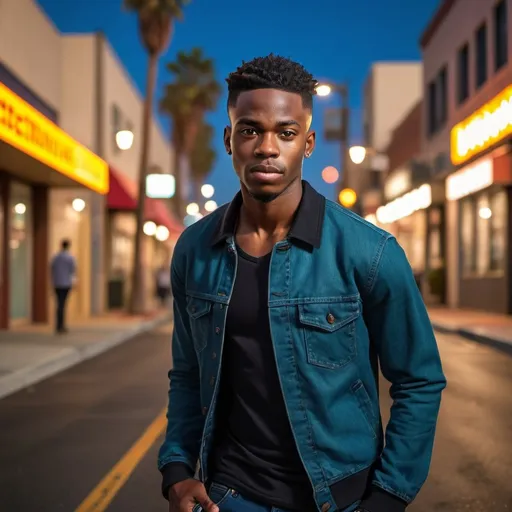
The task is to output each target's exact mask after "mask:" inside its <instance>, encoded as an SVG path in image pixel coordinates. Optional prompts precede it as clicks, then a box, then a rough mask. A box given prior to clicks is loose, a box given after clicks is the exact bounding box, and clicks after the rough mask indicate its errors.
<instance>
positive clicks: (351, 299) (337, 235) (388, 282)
mask: <svg viewBox="0 0 512 512" xmlns="http://www.w3.org/2000/svg"><path fill="white" fill-rule="evenodd" d="M227 81H228V84H229V85H228V89H229V94H228V114H229V121H230V125H229V126H228V127H227V128H226V129H225V135H224V143H225V147H226V151H227V153H228V154H229V155H232V159H233V166H234V168H235V171H236V173H237V175H238V178H239V179H240V188H241V190H240V192H239V193H238V194H237V195H236V197H235V198H234V199H233V201H232V202H231V203H230V204H229V205H226V206H225V207H222V208H219V209H217V210H216V211H215V212H214V213H212V214H210V215H208V216H206V217H204V218H203V219H201V220H200V221H199V222H196V223H195V224H193V225H192V226H191V227H190V228H188V229H187V230H186V231H185V232H184V233H183V235H182V236H181V237H180V239H179V240H178V243H177V245H176V247H175V250H174V255H173V261H172V266H171V282H172V290H173V295H174V332H173V340H172V355H173V368H172V370H171V372H170V374H169V376H170V379H171V382H172V385H171V386H170V392H169V409H168V416H167V417H168V418H169V422H168V426H167V431H166V436H165V440H164V442H163V444H162V446H161V448H160V454H159V464H158V465H159V468H160V470H161V472H162V475H163V486H162V490H163V494H164V496H165V497H166V498H168V499H169V502H170V504H169V510H170V511H173V512H190V511H192V510H193V511H194V512H197V511H199V510H201V509H204V510H206V511H207V512H219V509H220V512H228V511H229V512H270V511H271V510H275V509H281V510H288V511H297V512H302V511H304V512H312V511H321V512H327V511H331V512H334V511H342V510H343V511H354V510H359V511H361V510H367V511H371V512H398V511H403V510H404V509H405V508H406V506H407V505H408V504H409V503H410V502H411V501H412V500H413V499H414V498H415V496H416V494H417V493H418V491H419V489H420V488H421V486H422V485H423V482H424V481H425V479H426V477H427V474H428V470H429V464H430V459H431V452H432V445H433V441H434V433H435V429H436V423H437V415H438V411H439V406H440V399H441V393H442V390H443V389H444V387H445V385H446V381H445V377H444V374H443V371H442V366H441V361H440V358H439V353H438V348H437V343H436V340H435V337H434V333H433V330H432V326H431V323H430V320H429V317H428V314H427V311H426V308H425V305H424V304H423V301H422V299H421V295H420V293H419V290H418V287H417V286H416V283H415V280H414V276H413V273H412V270H411V268H410V266H409V263H408V261H407V258H406V256H405V254H404V251H403V250H402V248H401V247H400V246H399V245H398V243H397V241H396V239H395V238H394V237H393V236H392V235H391V234H389V233H387V232H385V231H383V230H380V229H379V228H377V227H376V226H374V225H372V224H370V223H369V222H366V221H365V220H363V219H362V218H360V217H358V216H357V215H355V214H354V213H353V212H351V211H349V210H347V209H345V208H342V207H341V206H340V205H338V204H336V203H334V202H332V201H329V200H327V199H326V198H325V197H324V196H322V195H320V194H319V193H318V192H317V191H315V190H314V189H313V188H312V187H311V185H309V183H308V182H306V181H303V180H302V165H303V159H304V158H309V157H310V156H311V154H312V152H313V150H314V148H315V132H314V131H313V130H311V122H312V106H313V95H314V94H315V92H316V86H317V85H318V83H317V82H316V80H314V79H313V77H312V76H311V74H310V73H308V72H307V71H306V70H305V69H304V68H303V67H302V66H301V65H299V64H297V63H295V62H292V61H290V60H288V59H285V58H282V57H278V56H274V55H269V56H267V57H264V58H257V59H254V60H252V61H250V62H246V63H244V64H243V65H242V66H240V67H239V68H238V69H237V70H236V71H235V72H234V73H232V74H231V75H230V76H229V78H228V80H227ZM379 363H380V368H381V370H382V373H383V374H384V376H385V377H386V379H387V380H388V381H390V382H391V397H392V400H393V406H392V407H391V417H390V421H389V423H388V425H387V429H386V437H385V440H386V442H385V443H384V433H383V426H382V421H381V415H380V409H379V386H378V383H379V375H378V367H379ZM197 463H198V466H199V474H198V479H196V478H194V475H195V470H196V464H197Z"/></svg>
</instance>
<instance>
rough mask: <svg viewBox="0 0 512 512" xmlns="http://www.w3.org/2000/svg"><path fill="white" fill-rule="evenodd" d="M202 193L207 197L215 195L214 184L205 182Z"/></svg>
mask: <svg viewBox="0 0 512 512" xmlns="http://www.w3.org/2000/svg"><path fill="white" fill-rule="evenodd" d="M201 194H202V195H203V197H205V198H206V199H210V198H211V197H213V194H215V189H214V188H213V185H209V184H208V183H205V184H204V185H203V186H202V187H201Z"/></svg>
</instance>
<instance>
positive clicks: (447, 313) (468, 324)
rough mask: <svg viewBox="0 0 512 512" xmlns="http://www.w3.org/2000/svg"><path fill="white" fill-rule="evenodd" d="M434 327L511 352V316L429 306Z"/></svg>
mask: <svg viewBox="0 0 512 512" xmlns="http://www.w3.org/2000/svg"><path fill="white" fill-rule="evenodd" d="M429 315H430V320H431V322H432V325H433V326H434V329H435V330H437V331H439V332H445V333H450V334H458V335H459V336H463V337H465V338H468V339H471V340H473V341H478V342H480V343H486V344H488V345H492V346H494V347H497V348H500V349H505V350H506V351H507V352H508V351H510V352H512V316H510V315H498V314H493V313H484V312H480V311H473V310H464V309H449V308H429Z"/></svg>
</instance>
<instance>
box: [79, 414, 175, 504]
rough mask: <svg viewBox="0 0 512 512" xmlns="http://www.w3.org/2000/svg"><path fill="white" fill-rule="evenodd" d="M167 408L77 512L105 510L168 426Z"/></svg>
mask: <svg viewBox="0 0 512 512" xmlns="http://www.w3.org/2000/svg"><path fill="white" fill-rule="evenodd" d="M166 412H167V409H164V410H163V411H162V412H161V413H160V414H159V415H158V416H157V417H156V419H155V420H154V421H153V423H151V425H149V427H148V428H147V429H146V431H145V432H144V434H142V436H141V437H140V438H139V439H138V440H137V441H136V442H135V444H134V445H133V446H132V447H131V448H130V449H129V450H128V451H127V452H126V453H125V455H124V456H123V458H122V459H121V460H120V461H119V462H118V463H117V464H116V465H115V466H114V467H113V468H112V469H111V470H110V471H109V473H108V474H107V475H106V476H105V478H103V480H102V481H101V482H100V483H99V484H98V485H97V486H96V487H95V488H94V489H93V490H92V491H91V493H90V494H89V496H87V498H86V499H85V500H84V501H83V502H82V503H81V505H80V506H79V507H78V508H77V509H76V510H75V512H103V511H104V510H106V509H107V507H108V506H109V505H110V503H111V502H112V500H113V499H114V496H115V495H116V494H117V493H118V492H119V490H120V489H121V487H123V485H124V484H125V482H126V480H128V478H129V476H130V475H131V474H132V473H133V471H134V470H135V468H136V467H137V464H138V463H139V462H140V461H141V460H142V458H143V457H144V455H146V453H147V452H148V451H149V449H150V448H151V446H152V445H153V444H154V442H155V441H156V440H157V439H158V437H159V436H160V435H161V434H162V432H163V431H164V430H165V428H166V426H167V419H166Z"/></svg>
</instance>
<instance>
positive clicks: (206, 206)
mask: <svg viewBox="0 0 512 512" xmlns="http://www.w3.org/2000/svg"><path fill="white" fill-rule="evenodd" d="M204 209H205V210H206V211H207V212H213V211H215V210H216V209H217V203H216V202H215V201H213V200H211V199H210V201H206V203H205V204H204Z"/></svg>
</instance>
